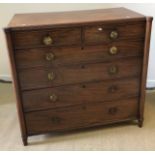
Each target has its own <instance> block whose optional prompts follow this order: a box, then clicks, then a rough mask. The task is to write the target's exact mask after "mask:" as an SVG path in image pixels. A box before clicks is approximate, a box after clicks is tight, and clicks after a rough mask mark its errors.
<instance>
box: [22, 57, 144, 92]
mask: <svg viewBox="0 0 155 155" xmlns="http://www.w3.org/2000/svg"><path fill="white" fill-rule="evenodd" d="M141 63H142V59H141V58H140V57H138V58H131V59H122V60H121V61H120V60H118V61H110V62H106V63H95V64H84V65H81V64H80V65H70V66H68V67H61V68H60V67H50V68H38V69H36V68H34V69H23V70H20V71H19V82H20V86H21V88H22V90H29V89H36V88H46V87H54V86H60V85H67V84H75V83H82V82H93V81H100V80H110V79H116V78H121V77H131V76H139V75H140V73H141Z"/></svg>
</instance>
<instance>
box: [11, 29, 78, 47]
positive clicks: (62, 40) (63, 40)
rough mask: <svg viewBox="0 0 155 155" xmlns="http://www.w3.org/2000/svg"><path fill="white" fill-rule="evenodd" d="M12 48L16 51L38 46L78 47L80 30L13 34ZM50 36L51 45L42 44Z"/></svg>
mask: <svg viewBox="0 0 155 155" xmlns="http://www.w3.org/2000/svg"><path fill="white" fill-rule="evenodd" d="M12 35H13V40H14V46H15V48H16V49H23V48H27V47H38V46H60V45H80V44H81V29H80V28H72V29H69V28H64V29H56V30H55V29H54V30H53V29H52V30H43V31H29V32H27V31H26V32H13V33H12ZM47 36H50V37H51V38H52V40H53V42H52V43H51V45H46V44H44V41H43V40H44V38H45V37H47Z"/></svg>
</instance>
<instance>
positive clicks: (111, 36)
mask: <svg viewBox="0 0 155 155" xmlns="http://www.w3.org/2000/svg"><path fill="white" fill-rule="evenodd" d="M110 38H111V39H117V38H118V32H117V31H112V32H111V33H110Z"/></svg>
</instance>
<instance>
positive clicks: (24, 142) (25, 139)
mask: <svg viewBox="0 0 155 155" xmlns="http://www.w3.org/2000/svg"><path fill="white" fill-rule="evenodd" d="M22 140H23V145H24V146H27V145H28V143H27V136H25V137H22Z"/></svg>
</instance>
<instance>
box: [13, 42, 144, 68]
mask: <svg viewBox="0 0 155 155" xmlns="http://www.w3.org/2000/svg"><path fill="white" fill-rule="evenodd" d="M143 44H144V41H143V40H141V41H132V40H131V41H130V40H128V41H123V44H122V42H119V41H118V42H117V41H116V42H114V43H109V44H105V45H98V46H84V49H81V47H80V46H73V47H47V48H39V49H37V48H31V49H26V50H25V49H24V50H17V51H16V52H15V58H16V63H17V67H18V68H20V69H22V68H31V67H41V66H46V67H48V66H49V67H52V66H55V67H57V66H67V65H73V64H79V63H81V64H84V63H91V62H94V63H97V62H106V61H109V60H115V59H116V58H125V57H130V56H131V57H132V56H142V55H143ZM112 47H116V48H117V53H116V54H111V53H110V49H111V48H112ZM73 51H76V52H73ZM51 54H52V55H53V57H51Z"/></svg>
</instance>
